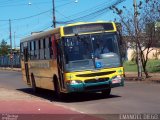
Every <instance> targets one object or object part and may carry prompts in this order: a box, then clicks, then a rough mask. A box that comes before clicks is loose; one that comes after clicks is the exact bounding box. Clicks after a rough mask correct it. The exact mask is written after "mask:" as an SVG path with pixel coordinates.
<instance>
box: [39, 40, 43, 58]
mask: <svg viewBox="0 0 160 120" xmlns="http://www.w3.org/2000/svg"><path fill="white" fill-rule="evenodd" d="M40 59H41V60H43V59H44V44H43V39H41V40H40Z"/></svg>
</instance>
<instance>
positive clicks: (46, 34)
mask: <svg viewBox="0 0 160 120" xmlns="http://www.w3.org/2000/svg"><path fill="white" fill-rule="evenodd" d="M94 23H112V24H113V26H114V27H115V23H114V22H106V21H96V22H77V23H72V24H68V25H65V26H60V27H58V28H55V29H51V30H48V31H44V32H39V33H36V34H33V35H30V36H28V37H26V38H23V39H21V41H20V42H25V41H30V40H33V39H39V38H42V37H44V36H49V35H52V34H54V33H58V32H60V29H61V28H65V27H70V26H78V25H85V24H94Z"/></svg>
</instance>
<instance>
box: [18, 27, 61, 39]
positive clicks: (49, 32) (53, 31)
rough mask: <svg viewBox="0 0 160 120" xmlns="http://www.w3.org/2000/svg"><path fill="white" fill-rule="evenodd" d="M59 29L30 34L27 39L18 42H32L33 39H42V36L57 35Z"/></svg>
mask: <svg viewBox="0 0 160 120" xmlns="http://www.w3.org/2000/svg"><path fill="white" fill-rule="evenodd" d="M59 29H60V28H55V29H51V30H48V31H44V32H39V33H36V34H32V35H30V36H28V37H25V38H23V39H21V41H20V42H25V41H30V40H33V39H39V38H42V37H44V36H49V35H52V34H53V33H57V32H58V30H59Z"/></svg>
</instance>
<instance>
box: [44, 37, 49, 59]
mask: <svg viewBox="0 0 160 120" xmlns="http://www.w3.org/2000/svg"><path fill="white" fill-rule="evenodd" d="M45 58H46V59H50V51H49V38H48V37H47V38H46V39H45Z"/></svg>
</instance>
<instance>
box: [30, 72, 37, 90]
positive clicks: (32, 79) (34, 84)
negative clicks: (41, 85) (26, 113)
mask: <svg viewBox="0 0 160 120" xmlns="http://www.w3.org/2000/svg"><path fill="white" fill-rule="evenodd" d="M31 86H32V90H33V92H34V93H36V92H37V91H38V88H37V87H36V82H35V78H34V75H33V74H31Z"/></svg>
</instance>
